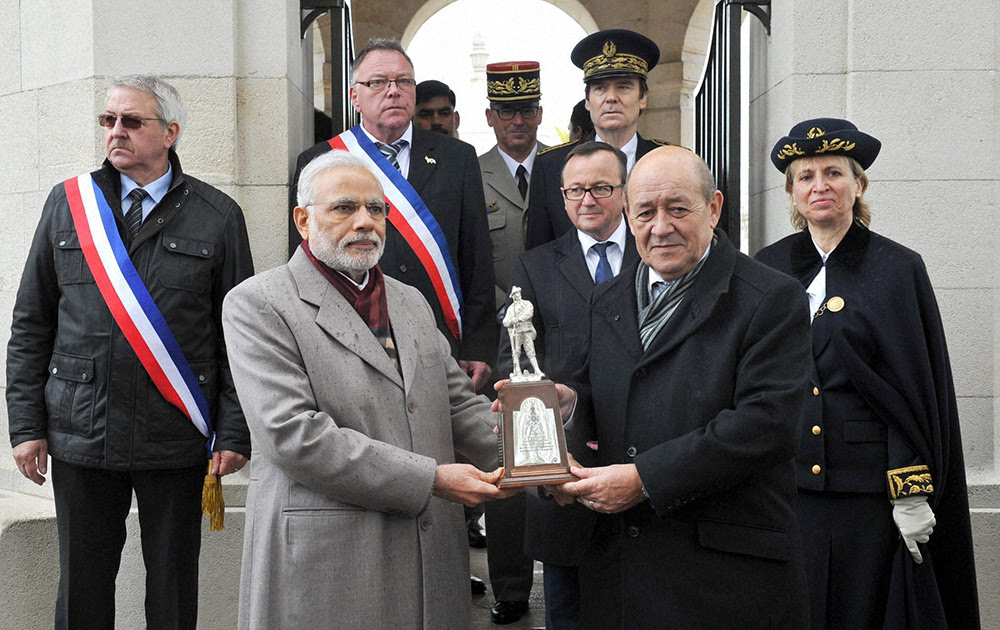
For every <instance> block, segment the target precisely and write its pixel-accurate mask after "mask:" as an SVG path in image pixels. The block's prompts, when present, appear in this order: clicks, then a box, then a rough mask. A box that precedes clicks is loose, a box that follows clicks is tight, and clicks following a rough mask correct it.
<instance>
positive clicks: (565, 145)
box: [535, 140, 579, 155]
mask: <svg viewBox="0 0 1000 630" xmlns="http://www.w3.org/2000/svg"><path fill="white" fill-rule="evenodd" d="M577 142H579V140H574V141H572V142H565V143H563V144H557V145H556V146H554V147H548V148H546V149H542V150H541V151H539V152H538V153H536V154H535V155H545V154H546V153H548V152H549V151H552V150H553V149H561V148H563V147H571V146H573V145H574V144H576V143H577Z"/></svg>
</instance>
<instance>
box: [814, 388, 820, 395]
mask: <svg viewBox="0 0 1000 630" xmlns="http://www.w3.org/2000/svg"><path fill="white" fill-rule="evenodd" d="M813 396H819V388H818V387H813Z"/></svg>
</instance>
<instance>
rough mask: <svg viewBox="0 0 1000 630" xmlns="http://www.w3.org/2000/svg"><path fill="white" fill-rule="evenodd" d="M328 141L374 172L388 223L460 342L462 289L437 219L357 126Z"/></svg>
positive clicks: (446, 322) (333, 146) (408, 183)
mask: <svg viewBox="0 0 1000 630" xmlns="http://www.w3.org/2000/svg"><path fill="white" fill-rule="evenodd" d="M329 143H330V146H331V147H332V148H334V149H338V150H340V151H348V152H350V153H351V154H352V155H355V156H357V157H359V158H361V160H363V161H364V162H365V163H366V164H368V165H369V167H371V169H372V171H374V172H375V175H376V177H378V180H379V183H380V184H382V189H383V190H384V191H385V200H386V202H388V204H389V206H390V210H389V222H390V223H392V225H393V227H395V228H396V230H397V231H398V232H399V234H400V235H401V236H402V237H403V238H404V239H405V240H406V243H407V244H408V245H409V246H410V249H412V250H413V251H414V253H415V254H416V255H417V258H418V259H419V260H420V264H422V265H423V266H424V269H425V270H426V271H427V275H428V276H430V279H431V284H433V285H434V292H435V293H436V294H437V297H438V302H439V303H440V304H441V311H442V312H443V313H444V321H445V324H446V325H447V326H448V330H449V331H451V334H452V335H454V337H455V339H458V340H459V341H461V339H462V289H461V287H460V286H459V284H458V274H457V273H455V265H454V264H453V263H452V260H451V252H450V251H449V250H448V241H447V240H446V239H445V237H444V231H443V230H442V229H441V226H440V225H438V222H437V219H435V218H434V215H433V214H431V211H430V210H428V209H427V205H426V204H425V203H424V202H423V200H422V199H420V195H419V194H417V191H416V190H414V189H413V186H411V185H410V182H408V181H406V178H405V177H403V175H402V173H400V172H399V170H398V169H396V167H394V166H393V165H392V164H390V163H389V160H387V159H386V158H385V156H384V155H382V153H381V151H379V150H378V147H376V146H375V143H373V142H372V141H371V139H369V138H368V136H367V135H365V132H364V131H362V130H361V126H360V125H355V126H354V127H352V128H350V129H348V130H347V131H345V132H344V133H342V134H340V135H339V136H337V137H335V138H331V139H330V141H329Z"/></svg>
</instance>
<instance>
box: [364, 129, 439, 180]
mask: <svg viewBox="0 0 1000 630" xmlns="http://www.w3.org/2000/svg"><path fill="white" fill-rule="evenodd" d="M361 131H363V132H365V135H366V136H368V139H369V140H371V141H372V142H382V141H381V140H379V139H378V138H376V137H375V136H373V135H372V134H370V133H368V130H367V129H365V126H364V125H361ZM431 133H433V132H431ZM400 140H406V146H404V147H403V148H401V149H400V150H399V153H397V154H396V163H397V164H399V172H400V173H402V174H403V179H406V178H407V177H409V175H410V149H411V148H413V123H410V124H409V125H407V126H406V131H404V132H403V135H401V136H400V137H398V138H396V140H395V141H396V142H398V141H400ZM382 144H392V143H391V142H382Z"/></svg>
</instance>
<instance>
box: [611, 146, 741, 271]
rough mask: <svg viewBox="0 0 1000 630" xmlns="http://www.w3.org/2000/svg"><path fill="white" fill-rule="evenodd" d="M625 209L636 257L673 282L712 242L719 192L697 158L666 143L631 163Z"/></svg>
mask: <svg viewBox="0 0 1000 630" xmlns="http://www.w3.org/2000/svg"><path fill="white" fill-rule="evenodd" d="M625 207H626V209H627V211H628V221H629V228H630V229H631V230H632V234H633V235H634V236H635V244H636V248H637V249H638V250H639V256H640V257H641V258H642V261H643V262H644V263H646V265H647V266H649V267H650V268H651V269H653V270H654V271H656V273H657V274H659V275H660V277H661V278H663V279H664V280H674V279H677V278H679V277H680V276H682V275H684V274H685V273H687V272H688V271H690V270H691V269H693V268H694V266H695V265H696V264H698V261H699V260H700V259H701V257H702V255H703V254H704V253H705V250H706V249H707V248H708V246H709V244H710V243H711V242H712V230H713V229H715V226H716V224H717V223H718V222H719V214H720V213H721V212H722V193H720V192H719V191H718V190H716V188H715V180H714V178H713V177H712V172H711V170H709V168H708V166H707V165H706V164H705V162H704V161H703V160H702V159H701V158H700V157H698V156H697V155H696V154H695V153H692V152H691V151H688V150H687V149H684V148H682V147H675V146H666V147H660V148H658V149H656V150H654V151H650V152H649V153H647V154H646V155H644V156H643V157H642V159H640V160H639V161H638V162H636V164H635V166H634V167H633V168H632V173H631V174H630V175H629V178H628V187H627V190H626V204H625Z"/></svg>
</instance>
